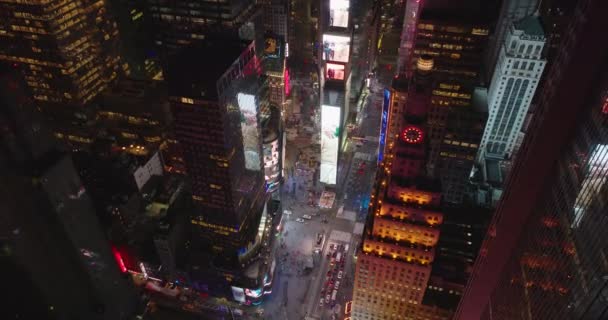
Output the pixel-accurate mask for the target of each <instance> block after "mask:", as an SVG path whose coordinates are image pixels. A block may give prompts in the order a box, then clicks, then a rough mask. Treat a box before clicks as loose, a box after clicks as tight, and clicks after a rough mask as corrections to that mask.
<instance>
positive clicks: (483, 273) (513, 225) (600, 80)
mask: <svg viewBox="0 0 608 320" xmlns="http://www.w3.org/2000/svg"><path fill="white" fill-rule="evenodd" d="M607 10H608V3H607V2H606V1H602V0H581V1H578V5H577V7H576V9H575V12H574V14H573V15H572V16H571V22H570V24H569V25H568V27H567V28H566V29H565V30H567V31H566V32H565V34H564V39H563V41H562V43H561V45H560V52H559V53H558V55H557V57H556V59H555V61H554V62H553V64H552V65H551V66H550V68H549V69H548V73H547V76H546V83H545V84H544V85H543V87H542V90H541V91H539V94H540V95H539V98H538V105H537V108H536V115H535V117H534V118H533V120H532V122H531V124H530V129H529V130H528V133H527V134H526V137H525V139H524V142H523V144H522V146H521V148H520V150H519V153H518V156H517V158H516V160H515V163H514V165H513V168H512V170H511V174H510V176H509V178H508V179H507V182H506V185H505V188H504V193H503V197H502V200H501V201H500V203H499V205H498V208H497V211H496V213H495V215H494V217H493V220H492V223H491V224H490V228H489V231H488V234H487V235H486V238H485V240H484V243H483V245H482V248H481V251H480V256H479V258H478V259H477V261H476V264H475V267H474V271H473V276H472V277H471V279H470V281H469V284H468V287H467V289H466V291H465V294H464V296H463V299H462V301H461V303H460V305H459V308H458V311H457V314H456V317H455V319H467V320H471V319H474V320H477V319H484V320H485V319H526V320H529V319H605V318H606V316H607V315H608V308H607V304H606V296H607V294H608V292H607V291H608V290H607V288H608V282H607V280H606V264H605V263H604V261H605V251H606V248H607V242H606V237H605V230H606V228H607V227H608V226H607V225H606V219H605V212H606V209H605V208H606V202H607V200H608V194H607V193H606V191H607V190H608V188H607V183H606V182H607V181H608V165H607V159H608V148H607V147H606V146H607V145H608V126H607V120H608V118H607V117H608V100H607V99H608V77H607V75H608V64H607V62H608V60H607V59H606V57H608V43H606V42H598V41H597V39H598V37H600V36H601V34H603V32H604V31H605V30H607V29H608V21H607V20H606V17H605V12H607ZM590 48H592V49H590ZM583 79H584V80H583Z"/></svg>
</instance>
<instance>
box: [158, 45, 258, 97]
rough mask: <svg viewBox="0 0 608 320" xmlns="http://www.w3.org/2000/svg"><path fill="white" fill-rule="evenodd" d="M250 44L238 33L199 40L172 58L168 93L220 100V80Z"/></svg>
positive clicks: (168, 71)
mask: <svg viewBox="0 0 608 320" xmlns="http://www.w3.org/2000/svg"><path fill="white" fill-rule="evenodd" d="M250 44H251V42H250V41H245V40H241V39H238V38H236V37H225V38H213V37H212V38H210V39H205V41H200V42H197V43H195V44H193V45H191V46H189V47H188V48H185V49H184V50H182V51H181V52H179V53H177V54H175V55H173V56H172V57H170V58H169V66H168V70H167V80H168V85H169V95H171V96H185V97H191V98H201V99H203V100H211V101H213V100H217V99H218V90H217V81H218V80H219V79H220V78H221V77H222V75H224V73H225V72H226V71H227V70H228V69H229V68H230V66H232V64H233V63H234V62H235V61H236V60H237V59H238V58H239V57H240V55H241V54H242V53H243V51H244V50H245V49H246V48H247V47H248V46H249V45H250Z"/></svg>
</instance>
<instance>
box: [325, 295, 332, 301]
mask: <svg viewBox="0 0 608 320" xmlns="http://www.w3.org/2000/svg"><path fill="white" fill-rule="evenodd" d="M329 299H331V296H330V295H329V294H328V295H326V296H325V303H329Z"/></svg>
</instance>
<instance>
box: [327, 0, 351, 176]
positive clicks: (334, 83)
mask: <svg viewBox="0 0 608 320" xmlns="http://www.w3.org/2000/svg"><path fill="white" fill-rule="evenodd" d="M321 13H322V14H321V16H322V17H323V19H322V20H321V21H322V28H321V31H322V43H323V44H322V47H321V48H320V50H319V61H323V63H322V64H320V67H321V72H320V73H321V74H323V77H322V78H321V86H322V88H321V166H320V179H319V180H320V181H321V182H322V183H325V184H328V185H335V184H336V183H337V177H338V158H339V153H340V150H341V146H342V141H343V138H344V132H345V130H343V129H344V127H345V125H346V120H347V119H348V117H349V112H350V110H349V102H350V79H351V74H350V59H351V43H352V31H351V30H352V29H351V23H350V18H351V17H350V1H349V0H329V1H326V2H323V3H322V11H321Z"/></svg>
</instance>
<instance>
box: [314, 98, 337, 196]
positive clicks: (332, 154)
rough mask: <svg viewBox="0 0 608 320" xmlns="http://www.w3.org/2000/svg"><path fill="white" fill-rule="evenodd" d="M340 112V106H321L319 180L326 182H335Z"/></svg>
mask: <svg viewBox="0 0 608 320" xmlns="http://www.w3.org/2000/svg"><path fill="white" fill-rule="evenodd" d="M340 112H341V111H340V107H333V106H328V105H323V106H321V174H320V178H319V180H320V181H321V182H323V183H326V184H336V177H337V173H338V148H339V143H340Z"/></svg>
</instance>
